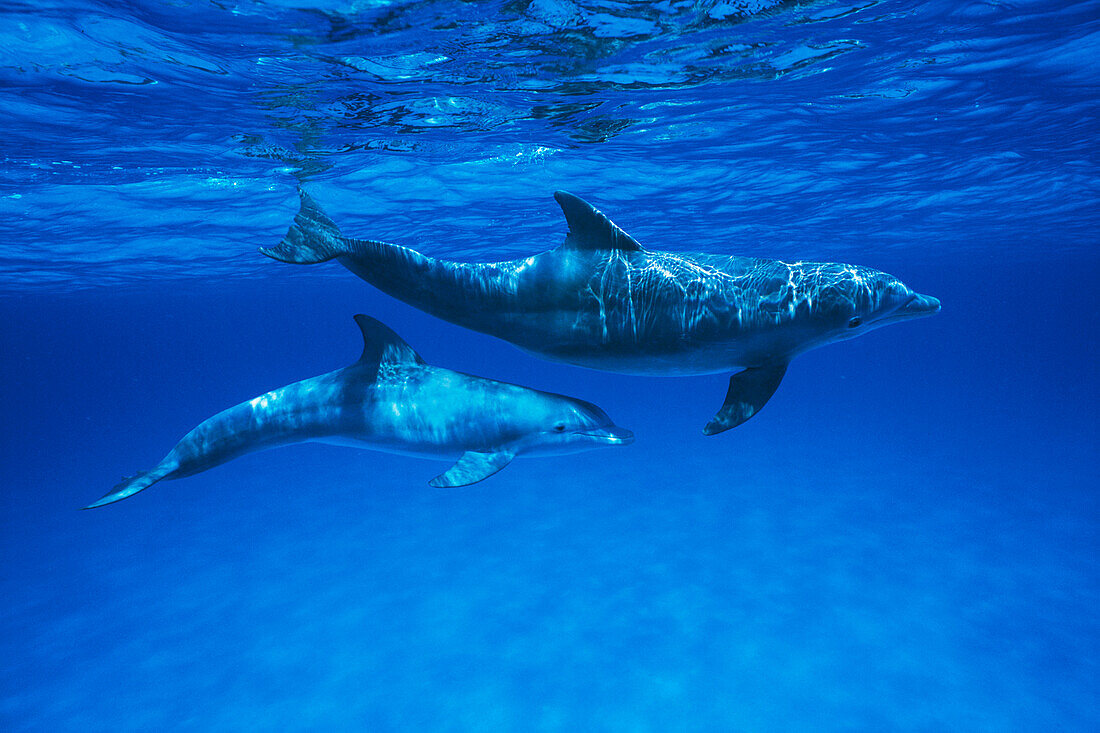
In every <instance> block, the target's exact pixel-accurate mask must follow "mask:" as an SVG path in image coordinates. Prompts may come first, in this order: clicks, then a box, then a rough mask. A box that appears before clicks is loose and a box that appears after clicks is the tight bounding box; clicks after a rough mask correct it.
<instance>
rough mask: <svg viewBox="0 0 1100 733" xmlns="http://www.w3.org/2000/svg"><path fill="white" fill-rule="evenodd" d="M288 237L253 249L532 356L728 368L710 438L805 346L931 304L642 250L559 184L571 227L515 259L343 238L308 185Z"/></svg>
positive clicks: (856, 281) (718, 260)
mask: <svg viewBox="0 0 1100 733" xmlns="http://www.w3.org/2000/svg"><path fill="white" fill-rule="evenodd" d="M299 193H300V195H301V210H300V211H299V212H298V215H297V217H295V219H294V224H293V225H292V226H291V228H290V231H289V232H287V235H286V237H285V238H284V239H283V241H282V242H280V243H279V244H278V245H277V246H275V247H270V248H263V249H261V250H260V251H261V252H263V253H264V254H266V255H267V256H269V257H272V258H274V259H277V260H281V261H283V262H291V263H298V264H312V263H316V262H325V261H327V260H331V259H336V260H338V261H339V262H340V263H341V264H342V265H344V267H346V268H347V269H349V270H351V271H352V272H353V273H355V274H356V275H358V276H359V277H361V278H362V279H364V280H366V281H367V282H369V283H371V284H372V285H374V286H375V287H376V288H378V289H379V290H381V291H383V292H385V293H387V294H389V295H392V296H393V297H395V298H398V299H399V300H403V301H404V302H406V303H409V304H410V305H413V306H415V307H417V308H420V309H421V310H424V311H427V312H428V313H431V314H433V315H435V316H437V317H439V318H442V319H444V320H446V321H450V322H451V323H456V324H458V325H460V326H464V327H466V328H470V329H473V330H475V331H480V332H482V333H487V334H490V335H492V336H496V337H498V338H501V339H504V340H505V341H509V342H511V343H513V344H515V345H516V346H518V347H520V348H521V349H524V350H526V351H528V352H531V353H533V354H536V355H538V356H540V357H543V358H546V359H550V360H554V361H562V362H567V363H569V364H575V365H578V366H584V367H589V368H593V369H602V370H607V371H614V372H622V373H627V374H651V375H668V376H674V375H687V374H713V373H719V372H722V373H728V372H730V371H734V370H738V369H739V370H741V371H739V372H737V373H736V374H734V375H733V376H731V377H730V382H729V389H728V391H727V393H726V399H725V402H724V403H723V405H722V407H721V409H719V410H718V413H717V414H716V415H715V417H714V419H713V420H711V421H710V422H709V423H707V425H706V427H704V429H703V432H704V433H706V434H707V435H714V434H716V433H720V432H722V431H724V430H728V429H730V428H732V427H736V426H737V425H740V424H741V423H743V422H745V421H746V420H748V419H749V418H750V417H752V416H753V415H754V414H756V413H757V412H758V411H759V410H760V408H761V407H763V406H764V403H766V402H767V401H768V399H769V398H770V397H771V396H772V394H773V393H774V392H775V390H776V388H777V387H778V386H779V382H780V381H781V380H782V379H783V375H784V374H785V373H786V370H787V364H788V363H789V362H790V361H791V359H793V358H794V357H795V356H797V355H798V354H801V353H802V352H804V351H807V350H809V349H812V348H815V347H817V346H823V345H824V344H828V343H833V342H834V341H843V340H845V339H849V338H852V337H854V336H858V335H860V334H863V333H866V332H868V331H870V330H872V329H875V328H878V327H880V326H885V325H886V324H889V323H897V322H899V321H903V320H909V319H912V318H919V317H922V316H928V315H932V314H933V313H935V312H937V311H938V310H939V309H940V302H939V301H938V300H937V299H936V298H933V297H931V296H928V295H920V294H918V293H915V292H914V291H912V290H911V289H909V287H907V286H906V285H905V284H903V283H902V282H901V281H900V280H898V279H897V278H895V277H893V276H892V275H888V274H886V273H884V272H879V271H878V270H872V269H870V268H867V267H861V266H857V265H845V264H840V263H832V262H780V261H778V260H767V259H759V258H754V257H737V256H729V255H709V254H679V253H671V252H657V251H651V250H646V249H643V248H642V246H641V245H640V244H638V242H637V241H635V240H634V238H633V237H631V236H630V235H628V234H627V233H626V232H624V231H623V230H621V229H620V228H619V227H617V226H616V225H615V224H614V223H613V222H612V221H611V220H610V219H608V218H607V217H606V216H605V215H604V214H602V213H601V212H600V211H598V210H597V209H595V208H594V207H592V206H591V205H590V204H588V203H586V202H585V201H583V200H581V199H580V198H578V197H576V196H574V195H572V194H569V193H566V192H564V191H558V192H557V193H555V194H554V198H555V199H556V200H557V202H558V204H559V205H560V206H561V209H562V212H563V213H564V214H565V219H566V223H567V224H568V226H569V233H568V235H567V236H566V238H565V242H564V243H563V244H562V245H561V246H559V247H557V248H555V249H552V250H549V251H547V252H543V253H542V254H538V255H534V256H532V257H527V258H524V259H519V260H510V261H507V262H493V263H465V262H452V261H446V260H440V259H435V258H432V257H427V256H425V255H423V254H420V253H419V252H416V251H414V250H411V249H408V248H405V247H400V246H397V245H393V244H386V243H384V242H377V241H372V240H363V239H351V238H349V237H344V236H342V235H341V233H340V230H339V228H338V227H337V226H336V224H335V223H333V221H332V220H331V219H329V218H328V217H327V216H326V215H325V214H324V212H322V211H321V209H320V207H319V206H318V205H317V203H316V202H315V201H314V200H313V199H312V198H310V197H309V195H307V194H306V193H305V192H304V191H300V192H299Z"/></svg>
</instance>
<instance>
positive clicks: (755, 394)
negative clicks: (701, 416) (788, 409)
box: [703, 362, 787, 435]
mask: <svg viewBox="0 0 1100 733" xmlns="http://www.w3.org/2000/svg"><path fill="white" fill-rule="evenodd" d="M786 373H787V362H782V363H779V364H768V365H765V366H759V367H751V368H749V369H746V370H744V371H741V372H738V373H737V374H734V375H733V376H732V377H730V388H729V390H728V391H727V392H726V401H725V402H723V403H722V408H721V409H720V410H718V414H717V415H715V416H714V419H713V420H711V421H710V422H708V423H707V424H706V426H705V427H704V428H703V434H704V435H717V434H718V433H721V432H724V431H726V430H729V429H730V428H735V427H737V426H738V425H740V424H741V423H743V422H745V421H746V420H748V419H749V418H750V417H752V416H753V415H755V414H756V413H758V412H760V408H761V407H763V406H764V403H766V402H767V401H768V400H770V399H771V396H772V395H773V394H775V390H776V388H777V387H779V383H780V382H782V381H783V375H784V374H786Z"/></svg>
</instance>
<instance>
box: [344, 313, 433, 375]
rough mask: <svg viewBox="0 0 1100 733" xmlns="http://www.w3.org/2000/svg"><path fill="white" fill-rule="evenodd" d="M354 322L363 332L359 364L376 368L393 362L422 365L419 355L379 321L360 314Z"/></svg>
mask: <svg viewBox="0 0 1100 733" xmlns="http://www.w3.org/2000/svg"><path fill="white" fill-rule="evenodd" d="M355 322H356V324H358V326H359V330H360V331H362V332H363V355H362V356H360V357H359V361H358V363H359V364H363V365H368V366H378V365H379V364H385V363H393V362H413V363H415V364H423V363H424V360H423V359H421V358H420V354H418V353H416V351H415V350H414V349H413V347H411V346H409V345H408V344H407V343H405V339H403V338H401V337H400V336H398V335H397V334H396V333H394V332H393V330H392V329H390V327H389V326H387V325H386V324H384V323H382V322H381V321H376V320H375V319H373V318H371V317H370V316H364V315H363V314H362V313H360V314H359V315H357V316H356V317H355Z"/></svg>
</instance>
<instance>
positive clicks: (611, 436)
mask: <svg viewBox="0 0 1100 733" xmlns="http://www.w3.org/2000/svg"><path fill="white" fill-rule="evenodd" d="M577 434H578V435H584V436H585V437H588V438H593V439H594V440H598V441H600V442H601V443H607V444H609V445H630V444H631V443H633V442H634V433H632V432H631V431H629V430H627V429H626V428H620V427H614V428H597V429H595V430H581V431H579V432H578V433H577Z"/></svg>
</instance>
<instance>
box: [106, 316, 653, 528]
mask: <svg viewBox="0 0 1100 733" xmlns="http://www.w3.org/2000/svg"><path fill="white" fill-rule="evenodd" d="M355 320H356V322H357V323H358V324H359V328H360V330H362V332H363V343H364V345H363V355H362V356H361V357H360V359H359V361H357V362H356V363H354V364H352V365H351V366H349V367H346V368H344V369H338V370H336V371H334V372H330V373H328V374H323V375H321V376H319V377H313V378H311V379H305V380H302V381H301V382H295V383H294V384H290V385H287V386H286V387H282V388H281V389H276V390H273V391H271V392H268V393H266V394H264V395H261V396H259V397H256V398H255V399H251V400H248V401H247V402H242V403H241V404H239V405H237V406H236V407H231V408H229V409H228V410H225V411H223V412H220V413H218V414H217V415H215V416H214V417H212V418H210V419H209V420H206V421H205V422H203V423H202V424H200V425H199V426H198V427H197V428H195V429H194V430H192V431H191V432H189V433H188V434H187V435H185V436H184V438H183V439H182V440H181V441H180V442H179V443H178V444H177V445H176V447H175V448H173V449H172V451H171V452H170V453H169V454H168V455H167V456H165V457H164V459H163V460H162V461H161V462H160V463H159V464H157V465H156V466H155V467H154V468H152V469H151V470H149V471H145V472H142V473H139V474H137V475H136V476H131V477H130V478H127V479H124V480H123V481H122V483H120V484H119V485H118V486H116V487H115V488H114V489H112V490H111V492H110V493H108V494H107V495H106V496H104V497H103V498H102V499H100V500H99V501H97V502H95V503H93V504H91V505H89V506H87V507H85V508H86V509H91V508H93V507H98V506H103V505H105V504H111V503H112V502H116V501H119V500H120V499H125V498H126V497H128V496H132V495H134V494H136V493H137V492H139V491H141V490H142V489H146V488H148V487H149V486H151V485H153V484H155V483H156V482H158V481H161V480H164V479H176V478H182V477H184V476H191V475H193V474H196V473H199V472H201V471H205V470H207V469H208V468H213V467H214V466H217V465H219V464H222V463H225V462H226V461H229V460H232V459H234V458H237V457H238V456H241V455H244V454H245V453H251V452H253V451H258V450H262V449H265V448H274V447H276V446H280V445H288V444H291V443H299V442H303V441H318V442H324V443H337V444H339V445H351V446H354V447H360V448H372V449H375V450H380V451H386V452H390V453H404V454H412V455H423V456H428V457H433V458H442V459H445V460H455V459H456V458H457V459H458V460H457V462H456V463H455V464H454V465H453V466H451V467H450V468H449V469H448V470H447V471H444V472H443V473H442V474H440V475H439V476H436V477H435V478H434V479H432V480H431V481H430V482H429V483H430V484H431V485H432V486H436V487H452V486H465V485H467V484H472V483H476V482H478V481H481V480H482V479H485V478H488V477H489V476H492V475H493V474H494V473H496V472H497V471H499V470H500V469H502V468H504V467H505V466H507V465H508V463H509V462H511V460H512V459H513V458H515V457H516V456H517V455H520V454H524V455H540V454H541V455H555V454H562V453H573V452H577V451H582V450H587V449H590V448H596V447H599V446H603V445H625V444H627V443H630V442H632V441H633V439H634V436H633V434H632V433H631V432H630V431H629V430H624V429H623V428H620V427H618V426H616V425H615V424H614V423H613V422H612V421H611V418H609V417H608V416H607V414H606V413H605V412H604V411H603V410H601V409H600V408H599V407H596V406H595V405H593V404H591V403H589V402H585V401H583V400H578V399H573V398H571V397H565V396H562V395H557V394H552V393H549V392H540V391H538V390H534V389H528V388H527V387H520V386H517V385H514V384H506V383H504V382H496V381H493V380H491V379H485V378H482V377H475V376H471V375H468V374H461V373H459V372H453V371H450V370H448V369H443V368H440V367H435V366H431V365H428V364H425V363H424V361H423V360H422V359H421V358H420V356H419V355H418V354H417V353H416V352H415V351H413V349H412V347H410V346H409V345H408V344H407V343H405V342H404V341H403V340H402V339H401V338H400V337H399V336H398V335H397V334H395V333H394V332H393V331H391V330H390V329H389V328H387V327H386V326H385V325H383V324H382V323H379V322H378V321H376V320H374V319H373V318H368V317H367V316H362V315H359V316H356V317H355Z"/></svg>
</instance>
